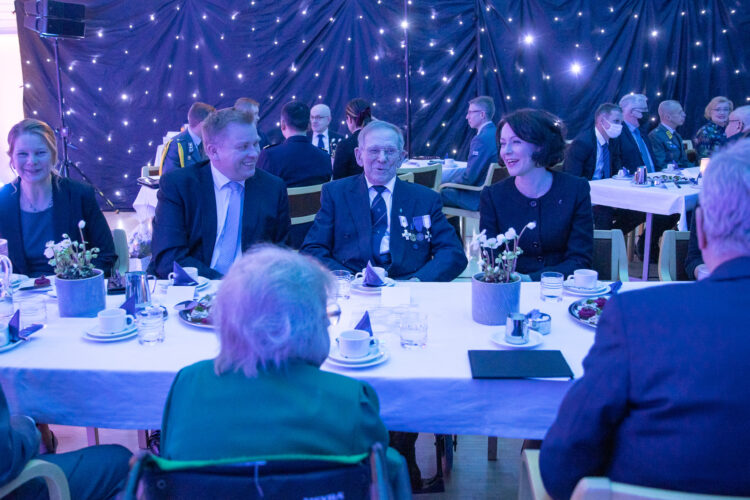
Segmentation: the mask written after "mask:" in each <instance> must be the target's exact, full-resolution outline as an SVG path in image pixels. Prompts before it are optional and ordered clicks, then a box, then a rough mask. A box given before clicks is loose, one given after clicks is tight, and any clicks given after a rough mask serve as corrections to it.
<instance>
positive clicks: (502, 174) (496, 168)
mask: <svg viewBox="0 0 750 500" xmlns="http://www.w3.org/2000/svg"><path fill="white" fill-rule="evenodd" d="M508 177H510V174H509V173H508V168H507V167H505V166H500V165H499V164H498V163H490V168H489V171H488V172H487V180H485V182H484V185H485V186H491V185H492V184H495V183H497V182H500V181H501V180H503V179H507V178H508Z"/></svg>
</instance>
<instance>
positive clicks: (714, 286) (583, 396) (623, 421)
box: [540, 139, 750, 499]
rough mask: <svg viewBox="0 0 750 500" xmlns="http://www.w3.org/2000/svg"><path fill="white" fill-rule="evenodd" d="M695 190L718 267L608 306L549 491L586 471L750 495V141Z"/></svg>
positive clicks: (558, 444) (719, 157)
mask: <svg viewBox="0 0 750 500" xmlns="http://www.w3.org/2000/svg"><path fill="white" fill-rule="evenodd" d="M699 196H700V204H701V206H700V208H698V209H697V210H696V226H697V236H698V244H699V246H700V248H701V251H702V252H703V259H704V260H705V263H706V266H707V267H708V269H709V271H710V273H711V274H710V276H708V277H707V278H705V279H703V280H701V281H696V282H693V283H690V284H673V285H663V286H658V287H657V286H655V287H649V288H646V289H641V290H637V291H631V292H628V293H623V294H619V295H615V296H613V297H612V298H610V299H609V301H608V302H607V304H606V305H605V306H604V311H603V312H602V315H601V317H600V319H599V324H598V327H597V330H596V337H595V338H594V345H593V347H592V348H591V350H590V351H589V353H588V355H587V356H586V359H585V360H584V361H583V368H584V375H583V377H582V378H581V379H579V380H578V381H577V382H576V383H575V384H573V386H572V387H571V388H570V390H569V391H568V393H567V394H566V396H565V398H564V400H563V402H562V404H561V405H560V409H559V411H558V414H557V419H556V421H555V423H554V424H552V427H550V429H549V431H548V432H547V436H546V437H545V438H544V442H543V444H542V450H541V454H540V468H541V473H542V480H543V481H544V486H545V488H546V489H547V491H548V492H549V494H550V495H551V496H552V497H553V498H557V499H560V498H568V497H569V496H570V494H571V493H572V492H573V489H574V488H575V486H576V484H577V483H578V481H579V480H580V479H582V478H584V477H587V476H607V477H608V478H609V479H610V480H612V481H617V482H623V483H629V484H635V485H639V486H648V487H653V488H664V489H669V490H677V491H680V492H691V493H706V494H713V495H736V496H743V497H744V496H749V495H750V474H748V464H750V433H748V432H747V423H748V422H750V385H748V383H747V373H748V368H747V360H748V359H750V336H749V335H747V327H746V326H744V325H745V323H746V319H744V314H746V311H748V310H750V139H743V140H741V141H739V142H738V143H737V144H735V145H732V146H729V147H727V148H725V149H723V150H720V151H719V152H718V153H715V154H714V155H713V157H712V158H711V163H710V164H709V165H708V167H707V168H706V171H705V173H704V177H703V189H702V190H701V192H700V195H699ZM633 311H637V314H633Z"/></svg>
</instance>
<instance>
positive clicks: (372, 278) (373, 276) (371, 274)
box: [362, 262, 385, 286]
mask: <svg viewBox="0 0 750 500" xmlns="http://www.w3.org/2000/svg"><path fill="white" fill-rule="evenodd" d="M362 284H363V285H365V286H383V285H384V284H385V282H384V281H383V280H382V279H380V276H378V273H376V272H375V270H374V269H373V268H372V265H371V264H370V263H369V262H368V263H367V267H366V268H365V276H364V278H363V279H362Z"/></svg>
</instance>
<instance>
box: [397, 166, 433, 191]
mask: <svg viewBox="0 0 750 500" xmlns="http://www.w3.org/2000/svg"><path fill="white" fill-rule="evenodd" d="M397 173H398V174H399V175H401V174H406V173H411V174H414V184H419V185H421V186H426V187H428V188H430V189H433V190H435V191H437V190H438V187H440V183H441V181H442V179H443V166H442V165H441V164H440V163H436V164H434V165H426V166H424V167H401V168H399V169H398V171H397Z"/></svg>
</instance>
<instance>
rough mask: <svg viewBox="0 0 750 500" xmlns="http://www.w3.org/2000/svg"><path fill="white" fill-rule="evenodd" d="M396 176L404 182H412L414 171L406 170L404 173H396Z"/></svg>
mask: <svg viewBox="0 0 750 500" xmlns="http://www.w3.org/2000/svg"><path fill="white" fill-rule="evenodd" d="M398 178H399V179H401V180H402V181H404V182H414V172H406V173H404V174H398Z"/></svg>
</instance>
